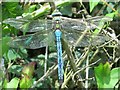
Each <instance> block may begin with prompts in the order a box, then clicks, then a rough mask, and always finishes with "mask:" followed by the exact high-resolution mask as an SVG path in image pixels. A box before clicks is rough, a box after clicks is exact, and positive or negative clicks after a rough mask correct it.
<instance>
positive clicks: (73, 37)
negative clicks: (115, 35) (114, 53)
mask: <svg viewBox="0 0 120 90" xmlns="http://www.w3.org/2000/svg"><path fill="white" fill-rule="evenodd" d="M81 35H82V33H65V34H64V36H63V38H64V39H66V40H67V41H68V44H69V45H72V46H74V45H75V44H76V42H77V40H78V39H79V38H80V36H81ZM108 40H110V37H109V36H106V35H103V34H99V35H97V36H92V35H90V34H89V35H88V34H86V35H85V36H84V37H83V38H82V40H81V41H80V42H79V43H78V44H77V47H86V46H89V45H92V46H97V45H101V44H103V43H105V42H106V41H108Z"/></svg>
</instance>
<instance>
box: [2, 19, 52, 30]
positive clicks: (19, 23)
mask: <svg viewBox="0 0 120 90" xmlns="http://www.w3.org/2000/svg"><path fill="white" fill-rule="evenodd" d="M3 23H5V24H9V25H10V26H13V27H15V28H16V29H20V30H21V31H23V32H24V31H26V32H38V31H42V30H43V31H44V30H48V29H51V28H52V21H51V20H39V19H38V20H27V19H23V18H19V19H16V18H9V19H6V20H4V21H3Z"/></svg>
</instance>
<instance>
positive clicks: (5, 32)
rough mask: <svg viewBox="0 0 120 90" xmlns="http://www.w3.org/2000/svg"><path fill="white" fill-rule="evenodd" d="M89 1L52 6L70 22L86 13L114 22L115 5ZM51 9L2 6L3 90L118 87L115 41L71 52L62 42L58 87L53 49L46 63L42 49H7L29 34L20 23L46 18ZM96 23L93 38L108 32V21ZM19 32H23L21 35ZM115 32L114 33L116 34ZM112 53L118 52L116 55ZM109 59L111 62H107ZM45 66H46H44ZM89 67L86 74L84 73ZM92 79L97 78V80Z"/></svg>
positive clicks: (12, 4)
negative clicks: (7, 21) (60, 83)
mask: <svg viewBox="0 0 120 90" xmlns="http://www.w3.org/2000/svg"><path fill="white" fill-rule="evenodd" d="M90 1H91V2H82V1H81V0H79V2H71V0H64V1H62V2H59V1H56V2H55V5H56V7H57V8H58V9H59V10H60V12H61V13H62V15H63V16H67V17H71V18H72V19H74V18H77V19H79V18H81V17H82V18H83V19H84V18H86V17H88V15H87V14H89V15H91V16H93V17H94V16H96V15H103V16H109V17H111V18H112V20H113V19H114V18H117V17H118V16H119V15H120V14H118V13H119V11H118V8H117V7H120V6H119V3H118V2H105V1H104V0H102V2H101V1H100V0H97V1H96V2H94V1H93V0H90ZM52 7H53V6H50V5H49V3H48V2H40V3H34V2H29V3H28V2H24V3H21V2H3V3H2V20H3V23H2V57H3V58H4V60H5V69H6V72H5V74H6V75H5V76H4V77H3V75H1V76H2V77H3V79H2V80H3V82H2V84H1V81H0V85H2V87H3V88H4V89H6V90H7V88H14V89H15V90H16V89H22V88H27V89H28V88H31V87H38V88H48V89H51V88H58V89H59V88H81V87H79V86H80V85H81V84H80V83H84V85H85V87H84V85H81V86H83V87H82V88H112V89H113V88H114V87H115V86H116V85H117V88H118V84H117V83H118V82H119V80H120V77H119V73H120V68H119V67H116V66H115V67H114V66H113V64H115V63H119V62H118V61H119V59H118V58H119V57H117V56H119V51H120V47H118V46H117V45H118V43H116V41H115V42H113V40H111V43H112V45H109V44H110V43H109V44H107V45H108V46H106V47H105V46H104V45H103V46H102V45H101V46H86V47H84V48H80V47H76V48H74V47H73V48H74V49H73V48H72V49H71V47H70V46H69V45H68V43H67V42H66V43H64V45H65V46H63V47H64V48H63V49H65V53H64V52H63V57H64V61H65V62H64V83H63V84H62V85H61V86H59V83H58V75H57V70H56V69H57V53H56V50H55V49H53V48H52V49H51V47H50V48H49V60H48V61H47V60H46V55H45V49H44V48H40V49H38V50H39V52H40V53H38V51H37V50H36V49H34V50H32V51H31V52H30V50H29V49H25V48H24V47H21V46H20V47H18V48H14V47H11V46H10V42H11V41H12V39H13V38H16V37H18V36H20V35H27V34H29V33H27V30H28V29H29V23H27V24H25V25H24V26H22V25H23V23H25V22H26V21H25V20H36V19H39V18H40V19H45V18H46V17H47V15H51V13H52V9H51V8H52ZM74 9H75V11H74ZM79 12H80V13H79ZM21 17H22V18H23V19H21V21H22V23H18V21H16V22H15V21H14V22H9V23H5V20H8V19H9V18H21ZM88 19H90V18H88ZM98 19H99V18H98ZM11 21H12V20H11ZM101 21H102V20H101ZM106 21H107V20H106ZM108 21H111V20H108ZM98 23H99V24H98V26H97V27H99V28H100V29H96V30H94V31H92V30H91V31H90V32H92V33H93V37H95V35H98V34H99V33H101V30H102V29H104V30H105V31H107V29H108V28H110V26H109V25H110V22H108V23H102V24H100V22H98ZM20 29H23V30H22V32H21V31H20ZM21 33H22V34H21ZM73 33H74V32H73ZM115 33H117V32H116V31H115ZM117 35H119V33H117ZM117 40H118V39H117ZM29 41H30V40H29ZM96 41H97V40H96ZM0 42H1V40H0ZM49 42H51V41H49ZM49 42H48V43H49ZM76 42H77V41H76ZM52 45H53V43H52ZM53 47H54V46H53ZM116 47H117V48H116ZM116 49H117V50H116ZM115 52H116V53H118V55H117V56H116V53H115ZM34 53H35V55H34ZM66 55H67V56H68V57H67V59H66V57H65V56H66ZM109 59H112V60H110V62H108V61H109ZM87 60H89V64H88V65H86V63H87V62H88V61H87ZM36 63H37V64H36ZM104 63H105V64H104ZM46 64H47V67H46V66H45V65H46ZM0 65H1V63H0ZM1 66H2V65H1ZM1 66H0V67H1ZM94 67H95V68H94ZM88 68H89V71H87V69H88ZM93 68H94V70H93ZM111 68H112V69H111ZM0 70H1V69H0ZM87 72H89V73H88V74H89V75H88V78H87V77H86V75H87ZM0 73H1V71H0ZM77 76H78V77H79V78H78V77H77ZM80 78H81V79H80ZM91 78H92V79H91ZM94 78H96V80H95V79H94ZM88 82H89V83H88Z"/></svg>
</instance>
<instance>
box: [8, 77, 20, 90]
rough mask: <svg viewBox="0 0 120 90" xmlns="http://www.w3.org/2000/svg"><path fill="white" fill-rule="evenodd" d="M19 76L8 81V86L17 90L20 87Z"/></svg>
mask: <svg viewBox="0 0 120 90" xmlns="http://www.w3.org/2000/svg"><path fill="white" fill-rule="evenodd" d="M18 84H19V78H17V77H15V78H13V79H12V80H11V81H10V82H9V83H7V88H12V90H16V89H17V88H18Z"/></svg>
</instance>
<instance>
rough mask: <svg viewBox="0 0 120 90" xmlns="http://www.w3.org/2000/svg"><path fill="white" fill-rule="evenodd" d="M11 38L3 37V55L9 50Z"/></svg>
mask: <svg viewBox="0 0 120 90" xmlns="http://www.w3.org/2000/svg"><path fill="white" fill-rule="evenodd" d="M10 40H11V38H10V37H3V38H2V55H3V54H5V53H7V52H8V50H9V44H8V42H10ZM0 42H1V41H0Z"/></svg>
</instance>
